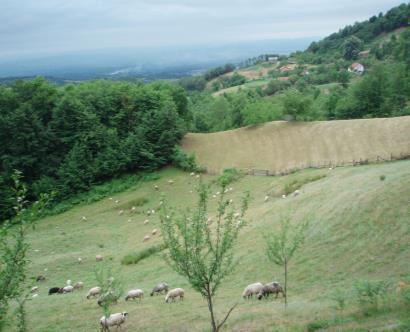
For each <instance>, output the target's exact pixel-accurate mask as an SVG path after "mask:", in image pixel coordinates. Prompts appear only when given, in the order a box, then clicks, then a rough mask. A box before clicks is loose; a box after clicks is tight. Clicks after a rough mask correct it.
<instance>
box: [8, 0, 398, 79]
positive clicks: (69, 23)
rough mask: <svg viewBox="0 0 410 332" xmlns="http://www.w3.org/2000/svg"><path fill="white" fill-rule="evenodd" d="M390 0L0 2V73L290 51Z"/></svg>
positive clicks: (102, 67)
mask: <svg viewBox="0 0 410 332" xmlns="http://www.w3.org/2000/svg"><path fill="white" fill-rule="evenodd" d="M400 2H401V1H396V0H361V1H357V0H332V1H330V0H311V1H303V0H276V1H271V0H270V1H269V0H253V1H248V0H228V1H221V0H207V1H205V0H174V1H172V2H171V1H167V0H70V1H67V0H41V1H40V0H2V4H1V10H0V22H1V25H0V76H3V77H4V76H13V75H15V76H19V75H33V74H52V73H65V72H67V71H69V72H71V71H73V70H74V71H76V70H79V71H81V70H83V69H87V70H98V71H100V70H101V72H104V73H106V71H107V70H108V72H109V71H110V70H113V71H117V70H128V69H127V67H130V68H132V67H135V68H137V69H138V68H139V67H141V66H149V65H152V66H160V67H161V66H168V67H169V66H175V65H178V66H180V65H187V64H192V65H195V66H198V64H204V65H210V64H211V63H221V62H226V61H236V60H239V59H244V58H246V57H251V56H255V55H258V54H260V53H266V52H273V53H289V52H291V51H295V50H297V49H303V48H305V47H306V46H307V45H308V44H309V42H310V41H312V40H315V39H319V38H321V37H324V36H326V35H328V34H329V33H332V32H334V31H337V30H338V29H339V28H342V27H343V26H345V25H347V24H353V23H354V22H355V21H362V20H365V19H367V18H369V17H370V16H371V15H374V14H378V13H379V12H381V11H386V10H388V9H389V8H391V7H393V6H396V5H398V4H400Z"/></svg>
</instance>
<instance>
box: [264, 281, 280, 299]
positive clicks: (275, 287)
mask: <svg viewBox="0 0 410 332" xmlns="http://www.w3.org/2000/svg"><path fill="white" fill-rule="evenodd" d="M279 293H282V295H283V297H285V292H284V291H283V288H282V286H281V285H280V284H279V283H278V282H275V281H274V282H271V283H269V284H266V285H264V286H263V288H262V289H261V291H260V292H259V293H258V296H257V297H258V300H261V299H262V297H265V298H267V297H269V295H270V294H276V297H275V299H277V298H278V296H279Z"/></svg>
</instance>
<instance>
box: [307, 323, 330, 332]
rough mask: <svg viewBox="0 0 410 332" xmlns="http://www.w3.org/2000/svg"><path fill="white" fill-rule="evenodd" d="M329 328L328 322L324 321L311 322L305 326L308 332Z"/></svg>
mask: <svg viewBox="0 0 410 332" xmlns="http://www.w3.org/2000/svg"><path fill="white" fill-rule="evenodd" d="M328 327H329V322H328V321H326V320H318V321H316V322H311V323H309V324H308V325H307V327H306V328H307V331H308V332H314V331H317V330H321V329H325V328H328Z"/></svg>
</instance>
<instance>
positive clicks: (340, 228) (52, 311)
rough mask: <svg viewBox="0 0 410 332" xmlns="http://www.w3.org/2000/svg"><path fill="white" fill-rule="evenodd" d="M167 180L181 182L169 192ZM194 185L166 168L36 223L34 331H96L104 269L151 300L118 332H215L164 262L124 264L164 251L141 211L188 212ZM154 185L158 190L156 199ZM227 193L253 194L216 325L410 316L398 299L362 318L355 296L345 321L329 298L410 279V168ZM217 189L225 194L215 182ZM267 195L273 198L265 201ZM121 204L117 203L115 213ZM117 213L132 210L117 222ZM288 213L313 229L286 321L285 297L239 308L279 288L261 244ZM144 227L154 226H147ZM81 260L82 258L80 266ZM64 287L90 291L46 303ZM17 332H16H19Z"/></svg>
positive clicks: (323, 174)
mask: <svg viewBox="0 0 410 332" xmlns="http://www.w3.org/2000/svg"><path fill="white" fill-rule="evenodd" d="M382 175H384V176H385V179H384V180H383V181H382V180H381V178H380V177H381V176H382ZM170 179H172V180H173V181H174V184H172V185H171V184H169V183H168V180H170ZM215 179H216V177H214V176H210V175H203V180H204V181H209V182H212V183H213V181H214V180H215ZM197 181H198V180H197V179H195V178H194V177H191V176H190V175H189V174H187V173H184V172H181V171H178V170H175V169H172V168H169V169H165V170H163V171H161V172H159V178H158V179H156V180H153V181H149V182H143V183H142V184H139V185H138V186H135V187H132V188H130V189H128V190H126V191H124V192H122V193H118V194H115V195H113V196H112V197H111V198H112V199H110V197H106V198H104V199H102V200H100V201H98V202H95V203H91V204H88V205H80V206H77V207H74V208H72V209H70V210H69V211H67V212H64V213H61V214H58V215H55V216H50V217H46V218H44V219H42V220H39V221H38V224H37V227H36V229H35V230H33V231H32V232H31V233H30V235H29V242H30V245H31V249H30V253H29V259H30V260H31V263H30V265H29V275H30V276H33V277H35V276H37V275H39V274H43V275H45V276H46V278H47V280H46V281H44V282H41V283H37V284H38V286H39V296H38V297H36V298H34V299H32V300H30V301H28V303H27V313H28V316H27V317H28V325H29V331H33V332H34V331H41V332H51V331H58V332H64V331H97V330H98V329H99V319H100V317H101V316H102V309H101V308H100V307H99V306H98V305H97V303H96V300H86V298H85V297H86V293H87V291H88V289H89V288H91V287H93V286H95V285H96V281H95V277H94V268H95V266H96V265H97V264H107V265H109V266H112V268H113V270H114V274H115V276H116V277H118V278H120V279H121V280H122V282H123V286H124V291H125V292H126V291H128V290H130V289H133V288H141V289H143V290H144V292H145V298H144V299H143V300H142V302H141V303H138V301H135V302H132V301H131V302H125V301H124V299H123V298H122V299H121V300H120V301H119V303H118V304H117V305H115V306H114V307H113V308H112V312H120V311H124V310H126V311H128V312H129V319H128V320H127V322H126V323H125V324H124V325H123V327H122V331H137V330H138V331H208V330H209V327H210V326H209V319H208V318H209V317H208V310H207V306H206V302H205V300H204V299H202V298H201V296H200V295H198V294H197V293H195V292H194V291H193V290H192V289H191V288H190V286H189V285H188V284H187V282H186V281H185V280H184V279H183V278H182V277H180V276H179V275H177V274H176V273H175V272H173V271H172V270H171V269H170V268H169V267H168V266H167V264H166V263H165V262H164V260H163V258H162V257H161V254H154V255H153V256H151V257H149V258H147V259H145V260H142V261H140V262H139V263H138V264H135V265H121V263H120V261H121V259H122V258H123V257H124V256H125V255H127V254H129V253H132V252H135V251H139V250H141V249H144V248H147V247H149V246H152V245H157V244H160V243H161V237H160V235H156V236H153V237H152V238H151V240H150V241H148V242H142V240H143V238H144V236H145V235H147V234H150V233H151V231H152V230H153V229H154V228H159V217H158V214H157V212H156V213H155V214H154V215H151V216H147V215H146V213H145V212H146V211H147V210H148V209H154V210H157V207H158V204H159V201H160V193H164V194H165V195H166V196H167V198H168V200H169V203H170V204H171V205H173V206H176V207H180V208H185V207H188V206H192V204H195V201H196V196H195V195H194V194H193V193H192V190H194V187H195V185H196V183H197ZM155 185H158V187H159V191H156V190H155V189H154V186H155ZM231 186H232V188H233V190H232V192H230V193H229V194H227V195H228V198H232V199H233V200H234V203H235V202H239V197H241V195H242V193H243V192H244V191H245V190H250V192H251V194H252V201H251V203H250V208H249V211H248V218H247V222H248V224H247V226H246V227H245V228H244V229H243V230H242V233H241V235H240V237H239V243H238V246H237V247H236V255H237V257H240V258H241V260H240V264H239V265H238V266H237V268H236V270H235V271H234V272H233V273H232V274H231V275H230V276H228V277H227V278H226V279H225V281H224V282H223V285H222V287H221V288H220V291H219V294H217V297H216V313H217V317H219V318H220V317H221V316H222V313H225V312H226V311H227V310H228V308H229V307H230V306H231V305H232V304H234V303H235V302H239V305H238V307H237V308H236V309H235V310H234V311H233V313H232V315H231V316H230V318H229V320H228V322H227V324H226V326H225V328H224V330H227V331H306V330H308V327H309V330H312V326H313V328H314V327H315V326H316V327H318V328H320V327H323V326H328V327H327V328H328V330H329V331H340V330H351V331H356V330H361V329H364V330H368V329H370V330H371V329H373V328H374V329H378V330H380V331H381V330H384V329H385V328H386V329H387V328H390V327H393V328H394V327H398V326H400V324H403V322H405V319H406V314H407V313H408V312H406V311H405V308H404V307H403V306H401V305H400V304H399V302H398V301H397V299H398V295H397V294H396V293H395V292H394V291H393V293H392V294H391V298H390V299H391V301H390V302H389V303H388V304H386V305H385V306H384V307H383V309H381V310H379V311H377V312H372V313H371V314H369V313H368V314H367V315H365V314H363V313H362V311H361V310H360V308H359V306H358V305H357V303H356V301H355V299H354V297H352V298H351V299H349V300H348V302H347V307H346V309H345V310H344V312H343V313H342V314H340V313H338V312H337V310H335V309H334V305H335V302H334V301H332V300H331V295H332V293H333V292H334V290H335V289H340V288H341V289H344V291H345V292H346V293H348V294H351V292H352V285H353V283H354V282H355V281H356V280H359V279H369V280H380V279H384V280H389V281H391V282H392V285H396V284H397V283H398V282H399V281H400V280H402V278H404V277H405V276H406V275H407V276H408V275H409V273H410V265H409V259H410V247H409V243H410V204H409V198H410V161H397V162H391V163H384V164H377V165H365V166H357V167H343V168H336V169H332V170H328V169H316V170H312V169H308V170H304V171H300V172H297V173H294V174H292V175H288V176H282V177H256V176H244V177H243V178H241V179H240V180H239V181H237V182H235V183H233V184H232V185H231ZM290 186H291V187H292V188H299V190H300V191H301V193H300V195H298V196H296V197H294V196H292V195H290V196H288V197H287V198H285V199H283V198H282V194H283V193H284V191H285V190H286V188H289V187H290ZM212 190H213V192H214V193H215V192H216V191H217V190H218V188H217V187H216V186H215V184H213V187H212ZM266 195H269V196H270V198H269V200H268V201H267V202H264V198H265V196H266ZM116 200H118V201H119V202H118V203H115V201H116ZM210 200H211V204H210V209H211V211H214V208H215V206H216V204H215V202H216V199H215V198H212V196H211V198H210ZM141 202H145V204H143V205H141V206H138V207H137V210H136V212H131V207H132V206H134V205H137V204H136V203H140V204H141ZM120 210H124V211H125V212H124V213H123V214H122V215H119V211H120ZM285 213H288V214H290V215H291V217H292V223H295V224H296V223H299V222H301V221H304V220H309V221H310V226H309V229H308V231H307V238H306V243H305V245H304V246H303V247H302V249H301V250H300V251H299V252H298V253H296V256H295V258H294V260H293V261H292V262H291V264H290V268H289V290H288V295H289V307H288V310H287V311H286V312H285V311H284V309H283V299H277V300H272V299H270V300H262V301H258V300H256V299H253V300H249V301H245V300H243V299H242V298H241V293H242V291H243V289H244V288H245V286H247V285H248V284H250V283H253V282H258V281H260V282H263V283H266V282H269V281H272V280H273V279H275V280H278V281H280V282H283V275H282V271H281V269H280V268H279V267H277V266H273V265H271V264H270V263H268V261H267V258H266V256H265V243H264V234H266V232H267V231H271V230H275V228H276V227H277V225H278V221H279V219H280V216H281V215H283V214H285ZM211 215H212V213H211ZM83 216H85V217H86V218H87V220H86V221H84V220H82V217H83ZM146 219H148V220H149V223H148V224H147V225H144V223H143V222H144V220H146ZM97 254H101V255H104V257H105V259H104V262H103V263H97V262H95V256H96V255H97ZM78 257H81V258H82V260H83V261H82V263H81V264H79V263H78V262H77V259H78ZM67 279H71V280H72V281H73V283H75V282H77V281H83V282H84V284H85V287H84V289H83V290H78V291H75V292H74V293H72V294H66V295H54V296H48V295H47V290H48V288H49V287H54V286H59V287H62V286H63V285H64V284H65V282H66V280H67ZM161 281H165V282H167V283H169V285H170V287H171V288H174V287H182V288H184V289H185V291H186V297H185V300H184V301H182V302H176V303H173V304H165V303H164V296H154V297H150V296H149V293H150V291H151V289H152V288H153V286H155V284H157V283H158V282H161ZM393 288H395V286H393ZM124 296H125V294H124ZM340 317H342V318H340ZM309 324H310V325H309ZM10 330H11V331H14V329H13V325H11V326H10ZM313 330H314V329H313Z"/></svg>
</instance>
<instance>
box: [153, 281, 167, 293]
mask: <svg viewBox="0 0 410 332" xmlns="http://www.w3.org/2000/svg"><path fill="white" fill-rule="evenodd" d="M162 292H164V293H168V284H167V283H166V282H161V283H159V284H158V285H156V286H155V287H154V288H153V290H152V292H151V294H150V295H151V296H153V295H154V294H157V295H158V294H162Z"/></svg>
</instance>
